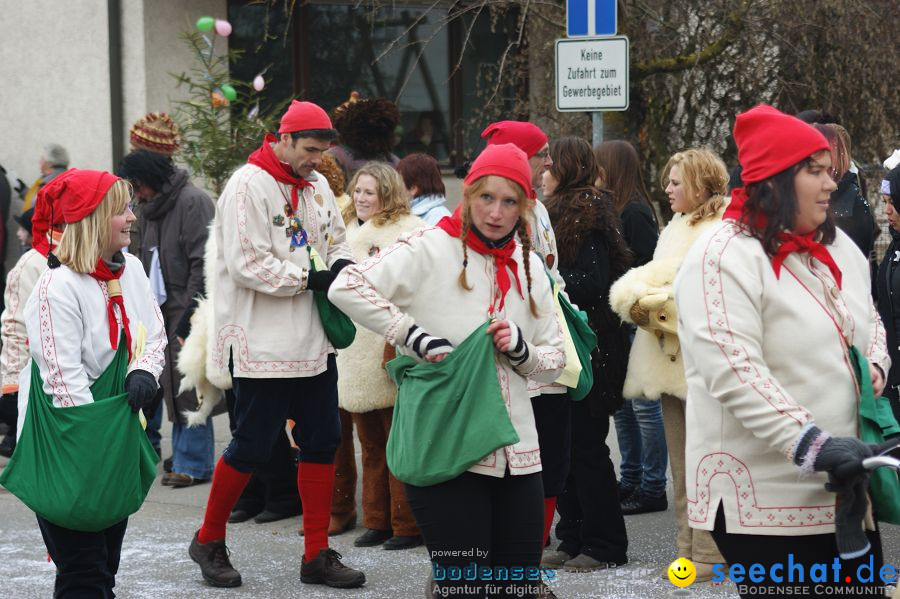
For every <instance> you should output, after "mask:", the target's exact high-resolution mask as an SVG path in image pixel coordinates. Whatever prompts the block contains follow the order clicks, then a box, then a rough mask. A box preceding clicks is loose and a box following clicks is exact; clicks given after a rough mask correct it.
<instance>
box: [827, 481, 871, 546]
mask: <svg viewBox="0 0 900 599" xmlns="http://www.w3.org/2000/svg"><path fill="white" fill-rule="evenodd" d="M868 483H869V477H868V476H867V475H861V476H858V477H857V478H856V480H855V481H854V482H853V483H852V484H849V485H848V484H843V485H840V486H841V490H840V491H838V494H837V513H836V514H835V516H834V536H835V537H836V540H837V548H838V553H840V556H841V559H855V558H857V557H862V556H863V555H865V554H866V553H868V552H869V550H870V549H871V548H872V545H871V543H869V538H868V537H867V536H866V532H865V530H864V529H863V519H864V518H865V517H866V508H867V507H868V501H867V500H866V489H867V488H868ZM825 488H826V489H829V490H830V489H831V488H833V487H832V485H831V484H830V483H829V484H828V485H825Z"/></svg>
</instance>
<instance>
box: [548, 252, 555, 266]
mask: <svg viewBox="0 0 900 599" xmlns="http://www.w3.org/2000/svg"><path fill="white" fill-rule="evenodd" d="M554 262H556V258H554V257H553V254H547V268H553V263H554Z"/></svg>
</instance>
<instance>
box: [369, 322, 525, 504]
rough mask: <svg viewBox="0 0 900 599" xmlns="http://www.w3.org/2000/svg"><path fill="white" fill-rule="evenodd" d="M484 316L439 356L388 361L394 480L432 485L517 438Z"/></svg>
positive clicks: (389, 454) (389, 451)
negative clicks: (394, 398) (437, 359)
mask: <svg viewBox="0 0 900 599" xmlns="http://www.w3.org/2000/svg"><path fill="white" fill-rule="evenodd" d="M489 324H490V323H485V324H483V325H481V326H480V327H478V328H477V329H475V331H474V332H473V333H472V334H471V335H469V336H468V337H467V338H466V340H465V341H463V342H462V343H460V344H459V346H457V347H456V348H454V350H453V351H452V352H450V353H449V354H448V355H447V357H446V358H444V359H443V360H442V361H440V362H417V361H416V360H414V359H412V358H410V357H409V356H399V357H397V358H394V359H393V360H391V361H390V362H388V363H387V365H386V366H385V368H386V369H387V371H388V375H390V377H391V379H392V380H393V381H394V383H395V384H396V385H397V401H396V403H395V404H394V420H393V422H392V424H391V432H390V435H389V436H388V442H387V450H386V453H387V464H388V468H390V470H391V472H392V473H393V475H394V476H396V477H397V479H398V480H401V481H403V482H405V483H408V484H410V485H415V486H417V487H427V486H430V485H436V484H438V483H442V482H444V481H447V480H450V479H452V478H455V477H457V476H459V475H460V474H462V473H463V472H465V471H466V470H468V469H469V468H470V467H471V466H473V465H474V464H477V463H478V462H479V461H481V459H482V458H484V456H486V455H488V454H489V453H491V452H492V451H494V450H495V449H498V448H500V447H505V446H507V445H513V444H515V443H518V442H519V435H518V434H517V433H516V429H515V428H513V425H512V422H510V420H509V414H508V413H507V411H506V404H505V402H504V401H503V395H502V394H501V392H500V383H499V382H498V381H497V370H496V368H495V365H494V342H493V337H492V336H491V335H488V334H487V332H486V331H487V328H488V326H489Z"/></svg>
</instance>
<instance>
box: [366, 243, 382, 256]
mask: <svg viewBox="0 0 900 599" xmlns="http://www.w3.org/2000/svg"><path fill="white" fill-rule="evenodd" d="M380 251H381V250H380V249H379V248H378V246H377V245H373V246H371V247H369V255H370V256H374V255H375V254H377V253H378V252H380Z"/></svg>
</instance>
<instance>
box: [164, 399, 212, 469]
mask: <svg viewBox="0 0 900 599" xmlns="http://www.w3.org/2000/svg"><path fill="white" fill-rule="evenodd" d="M160 411H162V410H160ZM214 453H215V435H214V434H213V421H212V416H210V417H209V418H207V419H206V424H205V425H203V426H195V427H191V428H189V427H188V426H187V425H186V424H182V423H181V422H178V421H176V422H173V423H172V472H177V473H179V474H188V475H190V476H193V477H194V478H196V479H199V480H209V479H210V478H212V473H213V467H214V466H215V464H214V463H213V458H214V455H213V454H214Z"/></svg>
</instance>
